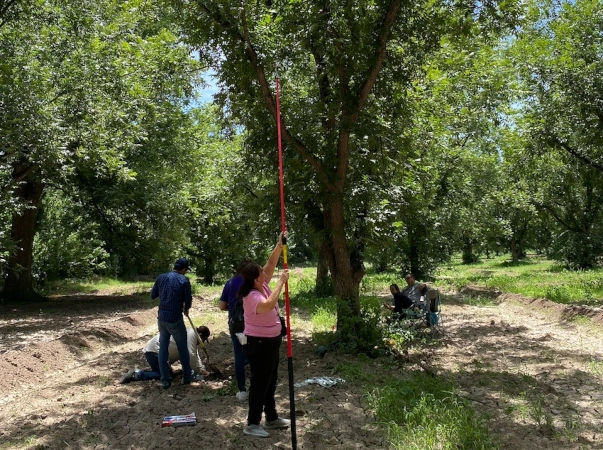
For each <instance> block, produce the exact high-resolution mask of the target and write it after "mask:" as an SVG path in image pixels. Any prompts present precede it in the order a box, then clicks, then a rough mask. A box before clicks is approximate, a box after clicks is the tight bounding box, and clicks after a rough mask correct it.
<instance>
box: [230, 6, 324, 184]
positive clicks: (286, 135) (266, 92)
mask: <svg viewBox="0 0 603 450" xmlns="http://www.w3.org/2000/svg"><path fill="white" fill-rule="evenodd" d="M241 11H242V16H241V20H242V25H243V36H241V38H242V40H243V44H244V45H245V54H246V55H247V59H248V60H249V62H250V63H251V65H252V66H253V68H254V69H255V72H256V76H257V81H258V83H259V84H260V89H261V91H262V99H263V100H264V104H265V105H266V108H268V111H269V112H270V114H271V115H272V117H274V122H275V123H278V122H277V121H278V120H279V119H280V121H281V133H282V137H283V139H284V140H285V142H287V143H289V144H292V145H293V146H294V147H295V149H296V150H297V151H298V152H299V153H300V154H301V155H302V156H303V157H304V158H305V159H306V161H308V163H309V164H310V165H311V166H312V167H313V168H314V171H315V172H316V174H317V175H318V176H319V178H321V179H322V181H323V183H324V184H325V186H326V187H328V186H329V185H330V182H329V178H328V176H327V174H326V172H325V170H324V166H323V164H322V162H321V161H320V159H318V158H317V157H316V156H314V154H312V153H311V152H310V151H309V150H308V149H307V148H306V146H305V145H304V144H303V143H302V142H301V141H300V140H299V139H297V138H296V137H295V136H293V135H292V134H291V133H290V132H289V129H288V128H287V127H286V126H285V124H284V123H283V119H282V117H280V118H277V116H276V115H277V114H276V113H277V111H276V101H275V99H274V98H273V97H272V91H271V89H270V85H269V83H268V80H267V79H266V73H265V71H264V68H263V67H262V66H261V64H260V63H259V61H258V55H257V52H256V51H255V48H254V46H253V44H252V43H251V38H250V37H249V27H248V26H247V16H246V12H245V5H244V3H243V1H242V0H241Z"/></svg>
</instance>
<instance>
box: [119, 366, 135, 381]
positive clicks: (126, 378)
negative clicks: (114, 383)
mask: <svg viewBox="0 0 603 450" xmlns="http://www.w3.org/2000/svg"><path fill="white" fill-rule="evenodd" d="M135 373H136V370H135V369H130V370H128V371H127V372H126V374H125V375H124V376H123V377H121V380H119V383H120V384H126V383H129V382H130V381H134V379H135V378H134V374H135Z"/></svg>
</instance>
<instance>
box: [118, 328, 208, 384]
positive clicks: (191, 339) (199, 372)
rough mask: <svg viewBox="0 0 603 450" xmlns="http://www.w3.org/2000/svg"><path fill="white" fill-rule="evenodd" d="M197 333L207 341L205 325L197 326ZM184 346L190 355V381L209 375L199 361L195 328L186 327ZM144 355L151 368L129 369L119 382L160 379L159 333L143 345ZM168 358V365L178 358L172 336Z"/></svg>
mask: <svg viewBox="0 0 603 450" xmlns="http://www.w3.org/2000/svg"><path fill="white" fill-rule="evenodd" d="M197 333H199V336H200V337H201V340H202V341H204V342H207V340H208V338H209V335H210V334H211V333H210V331H209V328H207V327H199V328H197ZM186 346H187V348H188V354H189V357H190V364H191V371H192V381H200V380H202V379H203V376H204V375H209V372H208V371H207V370H205V366H204V365H203V363H202V362H201V358H200V357H199V351H198V346H199V341H198V340H197V335H196V334H195V330H193V329H192V328H187V329H186ZM143 352H144V357H145V358H146V360H147V362H148V363H149V366H150V367H151V370H139V369H130V370H128V372H126V374H125V375H124V376H123V377H122V378H121V381H120V383H121V384H125V383H129V382H130V381H148V380H159V379H161V373H160V371H159V333H158V334H156V335H155V336H153V337H152V338H151V339H150V340H149V342H147V345H145V347H144V349H143ZM168 358H169V363H170V366H171V364H174V363H175V362H176V361H179V360H180V355H179V354H178V347H177V346H176V341H174V338H173V337H172V338H170V343H169V346H168ZM170 370H171V367H170Z"/></svg>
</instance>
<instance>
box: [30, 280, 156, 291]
mask: <svg viewBox="0 0 603 450" xmlns="http://www.w3.org/2000/svg"><path fill="white" fill-rule="evenodd" d="M152 287H153V281H128V280H120V279H117V278H93V279H90V280H74V279H65V280H60V281H49V282H48V283H47V284H46V287H45V288H44V290H43V291H42V294H43V295H57V294H58V295H71V294H79V293H84V294H96V293H98V292H105V291H106V292H107V293H108V294H110V295H142V294H149V293H150V292H151V288H152Z"/></svg>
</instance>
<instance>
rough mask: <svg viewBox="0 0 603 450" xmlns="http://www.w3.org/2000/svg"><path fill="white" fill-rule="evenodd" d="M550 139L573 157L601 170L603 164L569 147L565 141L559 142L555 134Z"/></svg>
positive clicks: (602, 169)
mask: <svg viewBox="0 0 603 450" xmlns="http://www.w3.org/2000/svg"><path fill="white" fill-rule="evenodd" d="M551 141H552V143H553V144H554V145H556V146H558V147H561V148H562V149H564V150H565V151H566V152H568V153H569V154H570V155H572V156H573V157H574V158H576V159H578V160H579V161H582V162H583V163H585V164H587V165H589V166H591V167H593V168H595V169H597V170H599V171H601V172H603V165H601V164H599V163H597V162H595V161H593V160H592V159H590V158H587V157H586V156H584V155H582V154H580V153H578V152H577V151H576V150H574V149H573V148H571V147H570V146H569V145H568V144H567V143H566V142H561V140H559V138H557V136H553V137H552V138H551Z"/></svg>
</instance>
